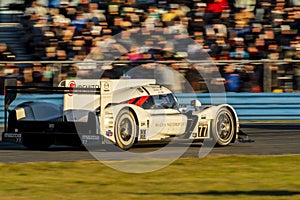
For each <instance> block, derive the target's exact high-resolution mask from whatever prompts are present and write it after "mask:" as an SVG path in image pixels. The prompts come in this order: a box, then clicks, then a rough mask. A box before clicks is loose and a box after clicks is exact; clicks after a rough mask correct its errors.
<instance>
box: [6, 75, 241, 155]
mask: <svg viewBox="0 0 300 200" xmlns="http://www.w3.org/2000/svg"><path fill="white" fill-rule="evenodd" d="M19 87H20V86H19ZM19 87H17V86H15V87H11V90H9V87H8V89H7V91H8V92H9V91H10V92H11V93H18V91H19V90H18V89H19ZM21 89H22V91H26V89H27V88H24V87H23V88H21ZM42 89H45V88H42ZM53 90H55V93H61V94H63V105H56V104H54V103H50V102H39V101H35V102H32V101H31V102H24V103H21V104H19V105H17V106H16V107H15V108H13V109H8V107H9V105H10V103H11V102H12V101H13V100H14V98H15V97H10V98H9V97H8V98H6V108H7V109H8V113H9V116H8V119H7V126H6V127H5V131H4V133H3V135H2V136H3V140H4V141H11V142H17V143H22V144H23V145H25V146H27V147H30V148H47V147H49V146H50V145H52V144H63V145H82V144H86V143H89V142H91V141H93V142H95V141H96V142H99V143H101V142H105V141H110V142H112V143H113V144H115V145H116V146H118V147H119V148H121V149H123V150H128V149H130V148H131V147H132V146H133V145H134V144H136V143H147V142H154V141H159V142H168V141H170V140H172V139H174V138H176V139H179V140H192V141H203V140H205V139H211V140H213V141H215V143H216V144H217V145H220V146H227V145H229V144H230V143H233V142H235V140H236V138H237V137H238V132H239V120H238V116H237V114H236V111H235V110H234V108H233V107H232V106H230V105H228V104H219V105H205V106H204V105H201V102H200V101H199V100H197V99H194V100H193V99H192V100H191V102H190V104H189V105H184V106H183V105H180V104H179V102H178V99H177V98H176V95H175V94H174V93H173V92H172V91H171V90H170V89H168V88H167V87H165V86H163V85H159V84H157V83H156V81H155V80H154V79H118V80H110V79H86V80H85V79H81V80H80V79H78V80H76V79H75V80H64V81H62V82H61V83H60V84H59V87H56V88H54V89H53ZM11 96H12V95H11Z"/></svg>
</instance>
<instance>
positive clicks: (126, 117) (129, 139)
mask: <svg viewBox="0 0 300 200" xmlns="http://www.w3.org/2000/svg"><path fill="white" fill-rule="evenodd" d="M136 137H137V125H136V121H135V118H134V116H133V114H132V112H130V111H129V110H126V109H124V110H121V112H120V113H119V114H118V117H117V120H116V122H115V139H116V144H117V146H118V147H120V148H121V149H123V150H128V149H130V148H131V147H132V146H133V144H134V143H135V140H136Z"/></svg>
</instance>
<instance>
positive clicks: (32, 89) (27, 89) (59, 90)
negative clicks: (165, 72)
mask: <svg viewBox="0 0 300 200" xmlns="http://www.w3.org/2000/svg"><path fill="white" fill-rule="evenodd" d="M20 94H90V95H91V94H93V95H100V88H76V87H49V86H17V85H16V82H14V81H12V80H9V81H8V82H6V85H5V90H4V96H5V97H4V110H5V111H4V126H5V127H4V130H6V124H7V118H8V116H7V113H8V112H9V106H10V105H11V103H12V102H13V101H14V100H15V99H16V97H17V95H20Z"/></svg>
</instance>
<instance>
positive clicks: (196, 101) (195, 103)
mask: <svg viewBox="0 0 300 200" xmlns="http://www.w3.org/2000/svg"><path fill="white" fill-rule="evenodd" d="M201 105H202V103H201V102H200V101H199V100H198V99H196V100H192V101H191V106H194V107H200V106H201Z"/></svg>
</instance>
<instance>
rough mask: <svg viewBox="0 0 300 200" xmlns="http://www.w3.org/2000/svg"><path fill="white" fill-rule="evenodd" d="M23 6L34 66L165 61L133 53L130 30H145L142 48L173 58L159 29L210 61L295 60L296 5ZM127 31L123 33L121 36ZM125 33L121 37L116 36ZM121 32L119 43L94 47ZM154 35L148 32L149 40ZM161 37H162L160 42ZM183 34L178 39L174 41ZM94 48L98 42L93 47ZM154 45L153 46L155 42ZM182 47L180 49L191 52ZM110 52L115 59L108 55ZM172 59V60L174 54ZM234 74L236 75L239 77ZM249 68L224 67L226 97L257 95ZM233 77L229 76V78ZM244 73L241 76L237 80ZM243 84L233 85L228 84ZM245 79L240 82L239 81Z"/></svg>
mask: <svg viewBox="0 0 300 200" xmlns="http://www.w3.org/2000/svg"><path fill="white" fill-rule="evenodd" d="M40 2H41V1H37V0H36V1H32V2H30V3H29V4H27V7H26V9H25V13H24V16H23V18H22V24H23V26H24V27H25V28H26V34H25V35H24V38H23V40H24V43H25V44H26V45H27V49H28V50H30V53H31V54H32V55H33V56H34V59H35V60H51V61H52V60H73V61H80V60H85V59H93V60H105V59H120V58H121V59H122V60H130V61H136V60H141V59H144V60H147V59H155V60H159V59H165V60H172V59H174V55H172V56H171V57H170V55H169V54H168V53H163V54H162V53H160V54H157V52H155V51H152V52H149V51H147V52H146V53H145V52H143V53H141V52H139V50H137V49H138V48H137V47H138V46H137V43H136V42H135V41H134V38H133V37H132V36H131V35H130V34H131V32H130V30H134V29H135V28H141V27H143V28H145V30H147V31H145V32H144V33H143V34H144V35H145V36H146V37H148V36H149V38H150V39H149V40H146V41H145V43H150V44H151V43H152V44H151V45H153V41H154V40H156V42H157V43H159V42H161V43H162V44H160V45H162V47H163V48H162V49H163V50H164V51H165V52H175V50H177V48H178V47H174V43H173V41H174V40H171V41H172V42H171V43H168V42H165V43H163V39H164V40H166V38H167V39H170V38H168V36H165V35H164V34H165V32H164V31H165V30H164V29H165V28H166V27H167V28H168V29H169V31H170V30H171V31H173V32H174V33H176V34H177V35H180V37H176V36H175V37H176V39H185V38H191V39H192V40H193V41H196V42H197V43H198V44H199V46H198V47H200V48H201V49H202V50H203V51H204V52H207V53H208V55H209V56H210V59H212V60H243V59H249V60H260V59H271V60H272V59H273V60H279V59H284V60H289V59H290V60H297V59H300V29H299V27H300V2H299V1H298V0H290V1H285V0H170V1H169V0H111V1H101V0H73V1H72V0H50V1H47V2H48V4H42V3H40ZM126 30H129V31H126ZM124 31H126V32H124ZM119 33H121V36H120V39H122V42H121V44H122V45H120V43H118V44H116V43H113V42H111V43H109V42H108V43H109V44H106V45H109V46H110V49H109V52H105V51H103V49H101V48H99V45H100V44H101V45H103V41H108V40H109V38H111V37H112V36H115V35H116V34H119ZM153 33H155V34H153ZM162 35H164V36H165V37H164V38H163V37H162ZM182 36H183V37H182ZM101 42H102V43H101ZM157 43H156V44H157ZM197 50H198V49H197V48H196V47H193V46H192V45H187V46H185V47H182V46H181V47H180V51H181V53H182V52H185V53H186V54H187V55H190V54H192V53H193V52H195V51H197ZM111 51H114V52H116V51H117V52H118V53H119V55H120V56H118V58H116V57H109V55H111ZM175 57H176V55H175ZM240 72H241V73H240ZM257 73H258V72H257V71H256V69H255V66H249V65H248V66H246V67H245V66H243V69H242V70H240V69H238V68H237V67H236V66H232V65H230V66H226V67H224V69H223V70H222V75H223V76H224V77H225V79H226V80H227V85H226V88H227V90H228V91H232V92H237V91H256V92H259V91H261V88H259V86H258V84H256V83H254V85H255V86H253V88H252V87H251V88H249V85H247V84H248V83H249V81H247V80H249V79H251V81H252V82H253V81H254V82H255V81H256V82H257ZM234 74H236V75H234ZM245 75H246V76H245ZM236 76H238V82H241V83H243V84H244V85H242V84H238V86H234V84H230V83H231V82H234V80H236V78H237V77H236ZM245 77H246V78H245Z"/></svg>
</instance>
